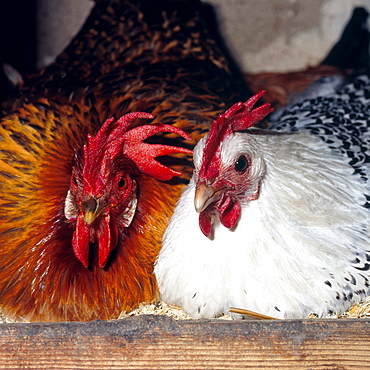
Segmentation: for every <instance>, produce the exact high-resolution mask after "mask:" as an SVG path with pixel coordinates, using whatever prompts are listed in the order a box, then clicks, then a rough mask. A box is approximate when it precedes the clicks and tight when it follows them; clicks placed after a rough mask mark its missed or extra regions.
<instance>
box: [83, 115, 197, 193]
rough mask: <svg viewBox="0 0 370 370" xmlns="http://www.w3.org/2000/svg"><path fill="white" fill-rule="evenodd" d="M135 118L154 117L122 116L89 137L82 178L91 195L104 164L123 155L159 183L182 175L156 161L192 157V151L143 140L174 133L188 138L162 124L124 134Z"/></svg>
mask: <svg viewBox="0 0 370 370" xmlns="http://www.w3.org/2000/svg"><path fill="white" fill-rule="evenodd" d="M136 118H154V117H153V115H152V114H150V113H145V112H133V113H128V114H125V115H124V116H122V117H121V118H119V119H118V120H117V121H116V122H115V123H113V124H112V122H113V121H114V119H113V118H109V119H107V120H106V121H105V122H104V124H103V126H102V127H101V129H100V130H99V132H98V133H97V135H96V136H95V137H92V136H91V135H88V143H87V145H84V148H83V150H84V167H83V177H84V180H85V181H86V183H85V185H86V186H87V187H90V190H91V191H92V186H93V184H94V188H95V189H96V188H97V187H99V183H100V182H104V180H103V179H104V178H105V175H106V166H107V164H108V163H110V162H111V161H112V160H114V159H115V158H116V157H117V156H118V155H122V154H123V155H125V156H126V157H128V158H130V159H131V160H132V161H133V162H135V164H136V165H137V167H138V169H139V170H140V171H142V172H144V173H146V174H148V175H151V176H153V177H155V178H156V179H158V180H162V181H166V180H170V179H172V177H173V176H178V175H180V174H181V173H180V172H178V171H174V170H172V169H171V168H169V167H166V166H165V165H163V164H161V163H159V162H158V161H156V160H155V158H156V157H158V156H162V155H167V154H172V153H186V154H191V153H192V151H191V150H189V149H186V148H180V147H176V146H169V145H162V144H148V143H144V142H143V140H145V139H147V138H148V137H150V136H152V135H154V134H156V133H158V132H163V131H165V132H173V133H175V134H178V135H180V136H182V137H183V138H184V139H186V140H190V141H191V140H192V138H191V136H189V135H188V134H186V133H185V132H184V131H183V130H181V129H179V128H177V127H174V126H171V125H164V124H153V125H144V126H139V127H134V128H132V129H131V130H127V129H128V127H129V126H130V125H131V123H132V122H133V121H134V120H135V119H136ZM86 190H87V191H89V190H88V189H86Z"/></svg>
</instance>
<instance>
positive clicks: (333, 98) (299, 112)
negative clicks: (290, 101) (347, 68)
mask: <svg viewBox="0 0 370 370" xmlns="http://www.w3.org/2000/svg"><path fill="white" fill-rule="evenodd" d="M330 82H331V81H330ZM324 85H326V84H324ZM324 91H325V92H327V89H325V90H324ZM316 93H317V94H319V96H317V97H316V98H312V99H305V100H303V101H301V102H299V103H297V104H294V105H291V106H290V107H289V108H287V109H285V110H284V112H283V113H282V115H281V116H280V117H277V119H275V118H274V119H273V120H272V121H271V126H270V129H271V130H276V131H283V132H298V131H299V132H302V131H303V132H309V133H310V134H311V135H314V136H317V137H320V138H321V139H322V140H323V141H324V142H325V143H326V144H327V145H328V147H329V148H330V149H332V150H334V151H336V152H340V153H342V154H343V155H344V157H345V158H348V160H349V163H350V165H351V166H352V167H353V168H354V171H355V173H359V174H360V175H361V177H362V178H363V179H364V180H366V181H367V180H368V175H369V168H370V130H369V127H370V77H369V76H368V75H362V76H359V77H357V78H356V79H355V80H354V81H353V82H351V83H347V84H346V85H344V86H342V87H340V88H338V90H336V91H330V90H329V93H328V94H325V95H321V94H322V91H321V90H320V89H319V90H318V91H317V92H316Z"/></svg>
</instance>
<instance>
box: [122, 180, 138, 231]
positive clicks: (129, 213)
mask: <svg viewBox="0 0 370 370" xmlns="http://www.w3.org/2000/svg"><path fill="white" fill-rule="evenodd" d="M131 194H132V198H131V199H130V201H129V203H128V205H127V207H126V209H125V211H124V212H123V215H122V219H123V226H124V227H129V226H130V224H131V222H132V219H133V218H134V216H135V212H136V207H137V193H136V182H135V181H133V182H132V192H131Z"/></svg>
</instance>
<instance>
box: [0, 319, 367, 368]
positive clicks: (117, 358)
mask: <svg viewBox="0 0 370 370" xmlns="http://www.w3.org/2000/svg"><path fill="white" fill-rule="evenodd" d="M21 368H22V369H50V370H53V369H246V368H258V369H277V368H279V369H354V368H358V369H367V368H369V369H370V321H369V320H362V319H346V320H344V319H343V320H334V319H332V320H330V319H329V320H294V321H242V322H235V321H234V322H230V321H223V320H210V321H209V320H197V321H196V320H191V321H175V320H173V319H171V318H169V317H165V316H136V317H132V318H128V319H125V320H121V321H110V322H103V321H94V322H90V323H40V324H38V323H33V324H1V325H0V369H21Z"/></svg>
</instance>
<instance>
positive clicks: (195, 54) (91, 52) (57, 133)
mask: <svg viewBox="0 0 370 370" xmlns="http://www.w3.org/2000/svg"><path fill="white" fill-rule="evenodd" d="M137 4H140V5H137ZM202 6H203V5H201V4H200V3H199V2H198V1H194V2H192V1H188V2H181V1H180V2H178V1H158V2H155V1H131V2H129V1H127V2H126V1H120V0H110V1H104V0H100V1H96V5H95V8H94V9H93V11H92V13H91V15H90V17H89V18H88V19H87V21H86V23H85V25H84V26H83V28H82V30H81V31H80V33H79V34H78V35H77V36H76V37H75V39H74V40H72V42H71V43H70V45H69V46H68V47H67V48H66V50H65V51H64V52H63V53H62V54H61V55H60V56H59V57H58V59H57V60H56V62H55V63H53V64H52V65H50V66H49V67H47V68H46V69H44V70H43V71H41V72H40V74H39V75H37V76H31V77H30V78H28V79H27V80H26V81H25V86H24V87H23V88H22V90H21V92H20V96H19V97H18V98H16V99H12V100H9V101H7V102H6V103H5V105H4V108H3V117H2V119H1V122H0V138H1V140H0V306H1V310H2V311H3V312H4V313H5V314H6V315H8V316H9V317H13V318H16V319H25V320H31V321H63V320H81V321H87V320H93V319H111V318H116V317H117V316H118V315H119V314H120V312H121V311H127V310H131V309H133V308H135V307H136V306H137V305H138V304H139V303H141V302H149V301H151V300H153V299H154V298H156V297H157V285H156V281H155V278H154V276H153V263H154V261H155V259H156V257H157V254H158V251H159V249H160V246H161V238H162V234H163V231H164V229H165V227H166V226H167V223H168V220H169V217H170V216H171V214H172V211H173V208H174V205H175V203H176V201H177V199H178V198H179V195H180V192H181V189H182V187H183V185H184V184H185V183H186V181H187V180H188V179H189V177H190V175H191V172H192V164H191V161H190V158H189V156H187V155H185V154H183V155H175V156H171V157H167V158H165V159H164V160H163V163H165V164H166V165H168V166H169V167H171V168H172V169H175V170H180V171H181V172H182V176H181V177H175V178H173V179H172V180H169V181H160V180H158V179H156V178H155V177H153V176H151V175H148V174H146V173H144V172H142V171H140V170H139V169H138V168H137V167H136V166H135V165H134V164H132V165H131V167H130V170H127V171H128V172H127V176H129V177H130V178H131V179H134V180H135V182H136V184H137V208H136V211H135V214H134V217H133V219H132V221H131V223H130V224H129V226H127V227H125V228H121V229H120V230H119V236H118V242H117V244H116V245H114V246H113V247H112V250H111V252H110V254H109V256H108V260H107V261H106V263H103V264H102V266H99V262H98V258H99V253H98V252H99V245H98V244H97V243H96V241H91V242H90V245H89V262H88V264H87V267H85V266H84V265H83V263H81V261H80V260H79V259H78V258H77V257H76V255H75V253H74V250H73V246H72V239H73V235H74V232H75V230H76V224H75V223H74V222H70V220H68V219H67V218H66V215H65V211H64V208H65V202H66V197H67V193H68V190H69V189H70V183H71V174H72V169H73V166H74V157H75V154H76V153H77V152H78V151H79V150H80V149H81V148H82V147H83V145H85V144H86V143H87V134H91V135H93V136H95V135H96V134H97V132H98V131H99V129H100V127H101V125H102V124H103V122H104V121H105V120H106V119H108V118H109V117H112V116H113V117H115V118H116V119H117V118H119V117H120V116H122V115H124V114H127V113H130V112H137V111H141V112H148V113H151V114H153V116H154V117H155V119H154V120H153V123H164V124H173V125H174V126H176V127H179V128H181V129H183V130H185V131H186V132H188V133H189V134H190V135H191V136H192V137H193V139H194V142H196V141H197V140H199V138H200V137H202V136H203V134H204V133H205V132H207V131H208V129H209V127H210V124H211V122H212V120H213V119H214V117H215V116H216V115H217V114H218V113H221V112H222V111H223V110H224V109H225V107H227V106H229V105H230V104H232V103H234V102H235V101H238V100H243V99H245V98H246V97H247V95H249V91H248V89H247V88H246V87H245V85H244V84H243V82H242V78H240V75H239V73H238V72H237V71H235V70H234V69H233V68H231V67H230V64H229V62H228V61H227V59H226V58H225V57H224V56H223V54H222V52H221V51H220V49H219V47H218V46H217V43H216V41H215V39H214V38H213V36H212V35H211V33H210V32H209V31H208V30H207V27H206V26H205V24H206V22H205V21H204V19H203V18H202ZM145 123H146V124H150V122H145ZM136 124H141V123H140V122H137V123H136V122H135V123H134V125H136ZM150 141H151V142H153V143H159V144H164V145H168V144H170V145H175V146H180V147H185V146H186V147H187V148H191V147H192V145H193V144H194V143H190V144H189V142H188V143H184V142H183V139H182V138H181V137H180V136H178V135H176V134H174V133H169V134H166V133H160V134H158V135H156V136H155V137H153V138H151V140H150Z"/></svg>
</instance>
